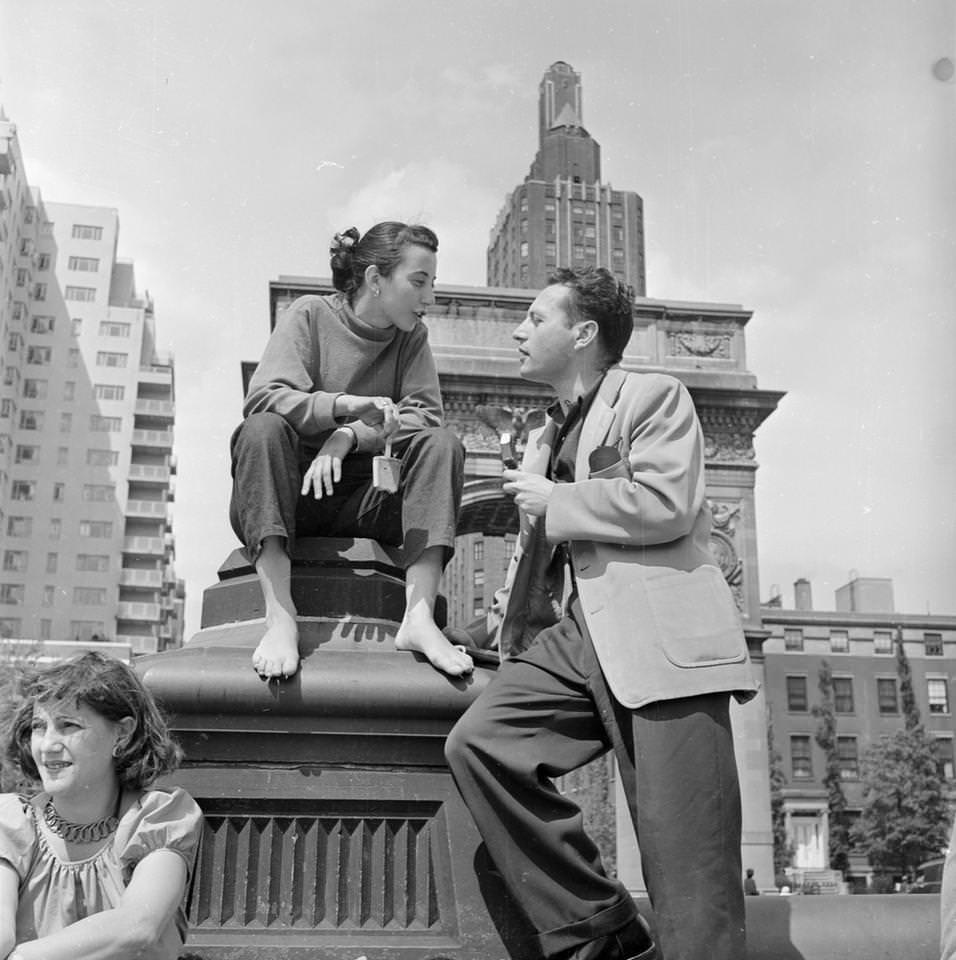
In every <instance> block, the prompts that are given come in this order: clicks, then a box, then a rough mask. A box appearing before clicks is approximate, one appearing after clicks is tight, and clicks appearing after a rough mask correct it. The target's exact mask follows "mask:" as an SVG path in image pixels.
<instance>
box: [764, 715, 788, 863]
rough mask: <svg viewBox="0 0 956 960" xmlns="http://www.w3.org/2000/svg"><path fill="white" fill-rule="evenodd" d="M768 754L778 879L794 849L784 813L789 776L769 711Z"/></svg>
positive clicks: (774, 853) (771, 820)
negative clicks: (784, 795) (785, 789)
mask: <svg viewBox="0 0 956 960" xmlns="http://www.w3.org/2000/svg"><path fill="white" fill-rule="evenodd" d="M767 754H768V757H769V760H770V825H771V829H772V835H773V875H774V878H775V879H776V878H777V877H779V876H781V875H782V874H783V872H784V870H785V869H786V868H787V867H789V866H790V864H791V862H792V861H793V847H792V846H791V844H790V840H789V838H788V837H787V819H786V817H785V816H784V812H783V788H784V787H785V786H786V785H787V775H786V774H785V773H784V772H783V757H782V756H781V754H780V751H779V750H778V749H777V747H776V745H775V744H774V739H773V713H772V711H770V709H769V708H768V710H767Z"/></svg>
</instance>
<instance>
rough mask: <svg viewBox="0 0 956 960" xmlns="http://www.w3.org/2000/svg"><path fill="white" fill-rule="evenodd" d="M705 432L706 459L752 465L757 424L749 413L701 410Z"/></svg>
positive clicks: (698, 413) (699, 411) (700, 415)
mask: <svg viewBox="0 0 956 960" xmlns="http://www.w3.org/2000/svg"><path fill="white" fill-rule="evenodd" d="M697 415H698V417H699V418H700V424H701V427H702V428H703V430H704V456H705V458H706V459H707V460H711V461H718V462H720V463H728V462H737V463H744V462H752V461H753V460H754V459H755V457H756V454H755V453H754V444H753V440H754V430H756V429H757V423H756V420H755V418H754V417H753V416H752V415H748V413H747V412H746V411H734V410H720V409H714V408H706V407H705V408H703V409H699V410H698V411H697Z"/></svg>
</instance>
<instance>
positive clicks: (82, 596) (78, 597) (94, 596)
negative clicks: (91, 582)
mask: <svg viewBox="0 0 956 960" xmlns="http://www.w3.org/2000/svg"><path fill="white" fill-rule="evenodd" d="M73 602H74V603H76V604H79V605H80V606H84V607H102V606H104V604H105V603H106V588H105V587H74V588H73Z"/></svg>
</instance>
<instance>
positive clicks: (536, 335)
mask: <svg viewBox="0 0 956 960" xmlns="http://www.w3.org/2000/svg"><path fill="white" fill-rule="evenodd" d="M632 329H633V318H632V301H631V296H630V292H629V290H628V289H627V288H626V287H625V286H624V285H623V284H621V283H619V282H618V281H617V280H615V279H614V277H613V276H612V275H611V274H610V273H609V272H608V271H607V270H604V269H601V268H597V269H595V268H591V267H588V268H584V269H575V270H567V269H562V270H559V271H558V272H557V273H556V274H555V275H554V276H553V277H552V283H551V285H550V286H548V287H546V288H545V289H544V290H543V291H542V292H541V293H540V294H539V296H538V297H537V298H536V300H535V301H534V303H533V304H532V305H531V308H530V309H529V311H528V315H527V317H526V318H525V319H524V321H523V322H522V323H521V324H520V325H519V326H518V328H517V329H516V330H515V333H514V337H515V339H516V340H517V342H518V354H519V357H520V363H521V375H522V376H523V377H524V378H526V379H528V380H532V381H535V382H538V383H547V384H549V385H550V386H551V387H552V388H553V389H554V391H555V393H556V394H557V402H556V403H555V404H554V406H552V407H551V409H550V410H549V411H548V413H549V416H548V418H547V421H546V423H545V425H544V426H543V427H541V428H540V429H539V430H536V431H533V432H532V433H531V434H530V435H529V438H528V443H527V446H526V449H525V453H524V458H523V462H522V464H521V466H520V468H519V469H517V470H505V471H504V480H505V484H504V490H505V491H506V492H507V493H510V494H513V495H514V498H515V503H516V504H517V506H518V510H519V516H520V521H521V526H520V533H519V538H518V543H517V545H516V550H515V555H514V558H513V560H512V563H511V566H510V568H509V571H508V576H507V579H506V582H505V586H504V587H503V588H502V590H501V591H500V592H499V595H498V597H497V598H496V605H495V609H496V612H497V613H498V614H499V616H500V621H499V622H498V624H497V628H496V629H497V641H498V648H499V651H500V653H501V656H502V658H503V662H502V664H501V667H500V669H499V671H498V674H497V676H496V677H495V678H494V680H493V681H492V682H491V683H490V684H489V686H488V688H487V689H486V690H485V691H484V693H483V694H482V695H481V696H480V697H479V698H478V699H477V700H476V701H475V703H474V704H473V705H472V706H471V708H470V709H469V710H468V711H467V712H466V713H465V715H464V716H463V717H462V718H461V720H460V721H459V722H458V724H457V725H456V726H455V728H454V729H453V730H452V732H451V734H450V736H449V738H448V743H447V747H446V755H447V758H448V762H449V765H450V767H451V770H452V773H453V774H454V777H455V781H456V783H457V785H458V788H459V790H460V792H461V794H462V796H463V798H464V800H465V803H466V804H467V805H468V807H469V809H470V811H471V813H472V815H473V817H474V819H475V822H476V823H477V825H478V829H479V831H480V832H481V834H482V837H483V839H484V841H485V846H486V847H487V851H488V853H489V855H490V857H491V859H492V861H493V862H494V869H495V871H496V872H497V873H498V874H500V876H501V878H502V881H503V883H504V885H505V887H506V889H507V891H508V893H509V894H510V896H511V898H512V899H513V901H514V902H515V903H516V904H517V907H518V908H519V909H520V912H521V914H522V920H523V921H526V925H527V926H528V927H529V928H530V930H531V931H533V933H532V934H531V935H530V936H529V938H528V942H527V943H526V944H523V945H522V946H521V947H519V948H518V949H519V950H520V952H516V953H515V954H514V955H515V956H516V957H522V958H524V957H545V958H549V960H550V958H556V960H598V958H600V960H631V958H640V960H652V958H655V957H657V956H658V954H657V953H656V949H655V946H654V945H653V943H652V942H651V939H650V936H649V934H648V932H647V926H646V924H645V923H644V921H643V919H642V918H641V917H640V916H639V915H638V913H637V911H636V909H635V907H634V904H633V901H632V899H631V898H630V896H629V895H628V893H627V891H626V890H625V889H624V887H623V885H622V884H620V883H618V882H617V881H615V880H612V879H610V878H609V877H608V876H607V875H606V873H605V872H604V869H603V867H602V865H601V860H600V856H599V854H598V851H597V848H596V847H595V845H594V843H593V842H592V841H591V839H590V838H589V837H588V836H587V834H586V833H585V832H584V830H583V826H582V817H581V812H580V810H579V809H578V808H577V807H576V806H575V804H573V803H572V802H571V801H570V800H568V799H567V798H565V797H563V796H561V794H560V793H558V791H557V790H556V789H555V787H554V785H553V782H552V778H554V777H558V776H561V775H563V774H565V773H568V772H569V771H571V770H574V769H576V768H577V767H580V766H581V765H583V764H585V763H587V762H588V761H590V760H593V759H595V758H596V757H598V756H600V755H602V754H603V753H606V752H607V751H608V750H610V749H613V750H614V751H615V755H616V758H617V762H618V769H619V776H620V778H621V782H622V785H623V787H624V791H625V794H626V796H627V800H628V805H629V808H630V812H631V816H632V819H633V822H634V826H635V829H636V831H637V837H638V843H639V846H640V850H641V856H642V864H643V869H644V876H645V879H646V882H647V889H648V893H649V895H650V899H651V903H652V905H653V908H654V912H655V915H656V918H657V927H658V937H659V942H660V947H661V951H662V954H663V956H664V957H666V960H705V958H706V960H725V958H726V960H730V958H735V960H736V958H739V957H742V956H744V950H745V938H744V903H743V890H742V889H741V883H740V874H741V862H740V829H741V822H740V789H739V784H738V781H737V770H736V764H735V761H734V747H733V737H732V733H731V728H730V719H729V705H730V704H729V701H730V696H731V695H732V694H733V695H735V696H737V698H738V699H740V700H745V699H749V698H750V697H751V696H753V694H754V692H755V689H756V688H755V686H754V683H753V678H752V675H751V671H750V664H749V660H748V657H747V649H746V643H745V641H744V637H743V632H742V630H741V627H740V621H739V618H738V616H737V611H736V607H735V605H734V602H733V598H732V596H731V594H730V591H729V588H728V587H727V585H726V583H725V582H724V579H723V577H722V575H721V573H720V571H719V569H718V568H717V567H716V566H715V565H714V560H713V557H712V556H711V554H710V551H709V548H708V540H709V533H710V524H711V521H710V510H709V507H708V505H707V502H706V499H705V496H704V453H703V436H702V432H701V429H700V425H699V423H698V420H697V416H696V413H695V411H694V405H693V402H692V401H691V398H690V396H689V394H688V393H687V391H686V390H685V388H684V387H683V386H682V385H681V384H680V383H679V381H677V380H675V379H673V378H672V377H668V376H664V375H661V374H655V373H649V374H638V373H627V372H625V371H623V370H622V369H621V368H620V366H619V365H618V364H619V362H620V359H621V357H622V356H623V353H624V348H625V346H626V345H627V342H628V340H629V339H630V336H631V332H632Z"/></svg>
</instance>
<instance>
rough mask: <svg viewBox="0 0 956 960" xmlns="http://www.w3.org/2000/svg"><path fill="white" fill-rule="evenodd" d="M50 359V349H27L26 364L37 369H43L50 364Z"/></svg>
mask: <svg viewBox="0 0 956 960" xmlns="http://www.w3.org/2000/svg"><path fill="white" fill-rule="evenodd" d="M52 358H53V348H52V347H37V346H33V347H27V363H32V364H33V365H34V366H37V367H44V366H47V365H48V364H49V363H50V360H51V359H52Z"/></svg>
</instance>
